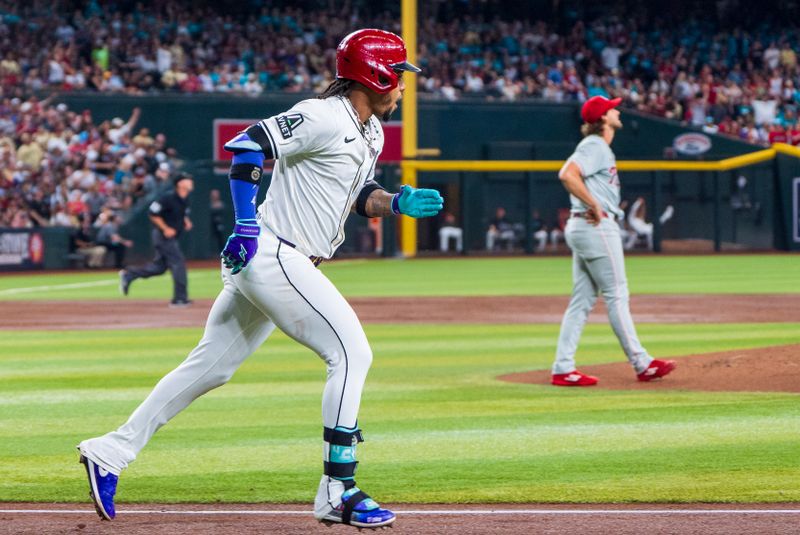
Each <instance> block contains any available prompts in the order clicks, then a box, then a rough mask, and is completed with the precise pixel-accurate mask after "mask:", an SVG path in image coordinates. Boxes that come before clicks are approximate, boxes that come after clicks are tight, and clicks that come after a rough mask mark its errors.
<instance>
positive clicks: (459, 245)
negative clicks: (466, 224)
mask: <svg viewBox="0 0 800 535" xmlns="http://www.w3.org/2000/svg"><path fill="white" fill-rule="evenodd" d="M453 235H454V236H455V238H456V251H458V252H461V251H463V250H464V231H463V230H462V229H460V228H454V229H453Z"/></svg>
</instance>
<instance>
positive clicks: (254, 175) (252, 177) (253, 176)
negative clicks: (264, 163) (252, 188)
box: [250, 167, 261, 182]
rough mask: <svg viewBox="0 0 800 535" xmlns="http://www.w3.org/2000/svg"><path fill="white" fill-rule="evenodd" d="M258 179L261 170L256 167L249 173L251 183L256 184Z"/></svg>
mask: <svg viewBox="0 0 800 535" xmlns="http://www.w3.org/2000/svg"><path fill="white" fill-rule="evenodd" d="M260 178H261V169H259V168H258V167H256V168H254V169H253V170H252V171H251V172H250V180H252V181H253V182H258V181H259V179H260Z"/></svg>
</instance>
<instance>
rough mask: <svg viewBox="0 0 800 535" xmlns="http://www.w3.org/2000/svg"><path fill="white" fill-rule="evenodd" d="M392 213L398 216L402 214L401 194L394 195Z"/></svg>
mask: <svg viewBox="0 0 800 535" xmlns="http://www.w3.org/2000/svg"><path fill="white" fill-rule="evenodd" d="M392 212H394V213H395V214H396V215H400V214H402V212H401V211H400V193H395V194H394V195H392Z"/></svg>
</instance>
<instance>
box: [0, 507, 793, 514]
mask: <svg viewBox="0 0 800 535" xmlns="http://www.w3.org/2000/svg"><path fill="white" fill-rule="evenodd" d="M394 512H395V513H397V514H400V515H451V516H467V515H472V516H476V515H477V516H481V515H486V516H490V515H787V514H788V515H792V514H800V509H627V510H625V509H420V510H414V509H407V510H403V509H400V510H395V511H394ZM117 513H118V514H120V515H295V516H311V515H312V513H311V512H310V511H297V510H294V511H291V510H290V511H287V510H279V509H275V510H269V509H268V510H235V509H230V510H224V509H216V510H197V511H185V510H184V511H182V510H170V509H161V510H147V509H130V510H123V511H117ZM0 514H92V515H94V514H95V512H94V510H91V509H0Z"/></svg>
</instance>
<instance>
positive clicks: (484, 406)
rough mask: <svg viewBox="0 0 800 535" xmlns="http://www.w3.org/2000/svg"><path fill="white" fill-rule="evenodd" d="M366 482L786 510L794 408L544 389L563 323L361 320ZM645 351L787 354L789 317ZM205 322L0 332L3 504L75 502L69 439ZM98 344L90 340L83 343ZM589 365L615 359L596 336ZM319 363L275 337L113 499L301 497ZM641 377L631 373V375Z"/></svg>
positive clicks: (652, 341) (168, 432)
mask: <svg viewBox="0 0 800 535" xmlns="http://www.w3.org/2000/svg"><path fill="white" fill-rule="evenodd" d="M366 330H367V334H368V336H369V338H370V340H371V343H372V346H373V349H374V352H375V361H374V364H373V368H372V370H371V371H370V376H369V378H368V381H367V387H366V390H365V393H364V401H363V404H362V411H361V414H360V423H361V425H362V427H363V428H364V430H365V433H366V438H367V442H366V443H364V444H362V445H361V446H360V448H359V459H360V460H361V461H362V464H361V466H360V468H359V481H360V482H361V483H362V484H363V485H364V486H365V488H368V489H369V492H370V493H372V494H373V495H375V496H376V497H379V498H380V499H381V500H383V501H387V502H389V501H401V502H412V503H413V502H420V503H424V502H454V501H462V502H472V503H478V502H529V501H562V502H564V501H574V502H582V501H586V502H605V501H630V502H637V501H644V502H647V501H664V502H670V501H797V500H800V490H798V487H797V485H796V481H798V480H800V468H798V466H797V463H796V437H797V435H798V433H800V420H798V418H797V403H798V399H799V398H798V396H797V395H793V394H783V393H725V392H722V393H702V392H679V391H661V390H659V391H652V392H647V391H616V392H612V391H602V390H583V389H581V390H570V389H555V388H553V387H549V386H546V385H519V384H509V383H503V382H500V381H497V380H496V379H495V377H496V376H497V375H498V374H501V373H508V372H511V371H523V370H528V369H546V368H548V367H549V365H550V363H551V360H552V356H553V352H554V349H555V339H556V337H557V332H558V326H555V325H532V326H525V325H415V326H414V327H413V328H409V327H408V326H405V325H369V326H367V327H366ZM639 331H640V336H641V338H642V339H643V341H644V342H645V344H646V345H647V347H648V348H649V349H650V350H651V351H652V352H653V353H655V354H659V355H670V356H680V355H684V354H691V353H697V352H702V351H706V350H707V351H717V350H721V349H735V348H749V347H760V346H769V345H777V344H784V343H791V342H796V340H797V339H798V334H799V333H800V325H798V324H759V325H708V324H703V325H651V324H643V325H640V326H639ZM200 335H201V331H200V330H199V329H174V330H167V329H162V330H136V331H89V332H82V333H70V332H46V333H35V332H23V333H13V334H12V333H0V413H2V415H3V418H0V501H14V500H20V501H25V500H33V501H76V502H82V501H85V494H86V489H85V486H86V483H85V481H84V476H83V472H82V469H81V467H80V466H79V465H78V464H77V457H76V454H75V452H74V449H73V448H74V446H75V444H77V442H78V441H80V440H81V439H83V438H87V437H90V436H96V435H98V434H101V433H104V432H107V431H110V430H112V429H114V428H116V427H117V426H118V425H120V424H121V423H122V422H123V421H124V420H125V418H127V416H128V415H129V414H130V412H131V411H132V410H133V409H134V408H135V407H136V406H137V405H138V403H139V402H140V401H141V400H142V399H143V398H144V396H146V395H147V393H149V391H150V389H151V388H152V386H153V385H154V384H155V383H156V382H157V381H158V380H159V379H160V378H161V376H163V375H164V374H165V373H166V372H168V371H169V370H171V369H172V368H174V367H175V366H176V365H177V364H178V363H180V361H181V360H182V359H183V358H184V356H185V355H186V354H187V353H188V351H189V350H190V349H191V348H192V347H193V345H194V344H195V343H196V341H197V340H198V339H199V337H200ZM82 339H83V340H84V341H86V340H91V343H88V344H82V343H81V340H82ZM584 341H585V344H582V345H581V353H580V362H581V363H586V364H589V363H601V362H610V361H615V360H621V359H623V356H622V355H621V352H620V350H619V346H618V344H617V341H616V339H615V338H614V336H613V333H612V332H611V330H610V329H609V328H608V326H606V325H589V326H588V327H587V329H586V333H585V337H584ZM324 368H325V367H324V364H323V363H322V362H320V361H319V359H318V358H317V357H316V356H315V355H313V354H312V353H311V352H310V351H309V350H307V349H305V348H303V347H302V346H300V345H299V344H297V343H295V342H293V341H291V340H290V339H288V338H287V337H285V336H284V335H282V334H275V335H274V336H273V338H272V339H271V340H269V342H268V343H267V344H265V345H264V346H263V347H262V348H261V349H259V350H258V351H257V352H256V354H255V355H253V356H252V357H251V358H250V359H249V360H248V361H246V362H245V363H244V365H243V366H242V368H241V369H240V370H239V371H238V372H237V373H236V375H235V376H234V378H233V380H232V381H231V383H229V384H228V385H226V386H224V387H222V388H220V389H218V390H215V391H213V392H210V393H209V394H207V395H206V396H203V397H202V398H200V399H198V400H197V401H196V402H195V403H194V404H193V405H192V406H191V407H190V408H189V409H188V410H187V411H185V412H183V413H182V414H180V415H179V416H178V417H177V418H176V419H175V420H174V421H173V422H171V423H170V424H169V425H168V426H167V427H165V428H164V429H162V430H161V431H160V432H159V433H158V434H157V435H156V437H155V438H154V439H153V441H152V442H151V443H150V445H149V446H148V447H147V448H146V449H145V450H144V451H143V452H142V454H141V456H140V459H139V460H138V461H137V462H136V463H134V464H133V465H132V466H131V467H130V469H129V470H127V471H126V472H125V473H124V474H123V477H122V479H121V486H120V495H119V499H120V502H123V503H124V502H139V501H144V502H212V501H226V502H237V501H244V502H251V501H269V502H287V501H300V502H308V501H310V500H311V499H313V494H314V492H315V489H316V484H317V482H318V479H319V470H320V464H321V463H320V441H319V435H320V426H321V423H320V398H321V392H322V387H323V383H324V377H325V369H324ZM631 379H632V380H633V376H632V377H631Z"/></svg>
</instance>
